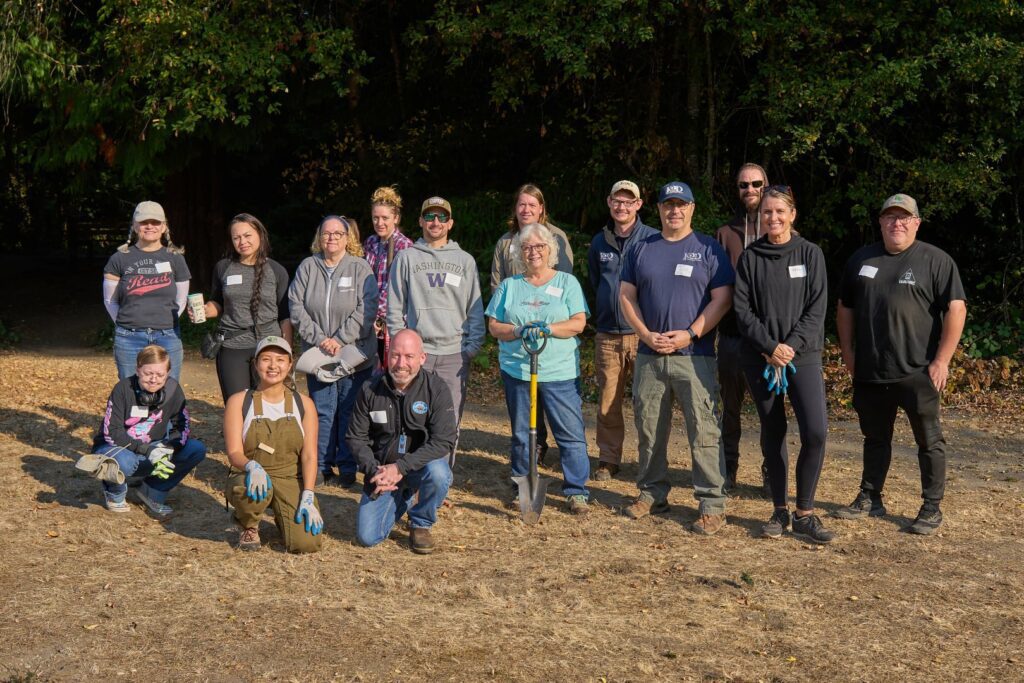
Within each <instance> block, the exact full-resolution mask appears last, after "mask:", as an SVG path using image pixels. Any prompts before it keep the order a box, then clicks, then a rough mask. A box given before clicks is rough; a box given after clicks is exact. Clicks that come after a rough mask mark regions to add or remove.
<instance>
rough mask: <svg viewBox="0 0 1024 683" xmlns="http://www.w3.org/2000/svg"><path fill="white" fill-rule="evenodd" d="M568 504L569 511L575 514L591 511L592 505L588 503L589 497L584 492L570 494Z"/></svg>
mask: <svg viewBox="0 0 1024 683" xmlns="http://www.w3.org/2000/svg"><path fill="white" fill-rule="evenodd" d="M567 504H568V507H569V512H571V513H572V514H574V515H585V514H587V513H588V512H590V506H589V505H588V504H587V497H586V496H584V495H582V494H580V495H576V496H569V500H568V501H567Z"/></svg>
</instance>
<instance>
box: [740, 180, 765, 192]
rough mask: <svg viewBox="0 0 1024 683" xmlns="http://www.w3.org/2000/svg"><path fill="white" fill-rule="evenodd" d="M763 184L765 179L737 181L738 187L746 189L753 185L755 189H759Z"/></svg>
mask: <svg viewBox="0 0 1024 683" xmlns="http://www.w3.org/2000/svg"><path fill="white" fill-rule="evenodd" d="M762 185H764V181H763V180H751V181H750V182H749V183H748V182H747V181H746V180H741V181H740V182H738V183H736V187H738V188H740V189H741V190H745V189H747V188H748V187H753V188H754V189H755V190H758V189H760V188H761V186H762Z"/></svg>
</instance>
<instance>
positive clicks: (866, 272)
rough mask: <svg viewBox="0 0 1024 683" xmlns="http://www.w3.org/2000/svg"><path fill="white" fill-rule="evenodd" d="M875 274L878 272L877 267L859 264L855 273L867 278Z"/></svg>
mask: <svg viewBox="0 0 1024 683" xmlns="http://www.w3.org/2000/svg"><path fill="white" fill-rule="evenodd" d="M877 274H878V268H875V267H874V266H861V267H860V272H859V273H857V275H862V276H864V277H869V278H872V279H874V277H875V275H877Z"/></svg>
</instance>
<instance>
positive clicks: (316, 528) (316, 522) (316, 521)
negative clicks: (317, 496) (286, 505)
mask: <svg viewBox="0 0 1024 683" xmlns="http://www.w3.org/2000/svg"><path fill="white" fill-rule="evenodd" d="M295 523H296V524H302V525H303V526H304V527H305V528H306V533H308V534H313V535H314V536H316V535H318V534H319V533H320V532H321V531H323V528H324V518H323V517H321V516H320V511H319V510H317V509H316V506H314V505H313V492H312V491H310V490H309V489H306V490H304V491H303V492H302V498H300V499H299V509H298V510H296V511H295Z"/></svg>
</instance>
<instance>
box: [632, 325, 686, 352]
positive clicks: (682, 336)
mask: <svg viewBox="0 0 1024 683" xmlns="http://www.w3.org/2000/svg"><path fill="white" fill-rule="evenodd" d="M643 342H644V343H645V344H647V346H649V347H651V348H652V349H653V350H654V351H656V352H657V353H665V354H668V353H675V352H676V351H678V350H679V349H685V348H686V347H687V346H689V345H690V344H692V343H693V337H691V336H690V333H689V332H687V331H686V330H671V331H669V332H648V333H647V334H646V335H644V340H643Z"/></svg>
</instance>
